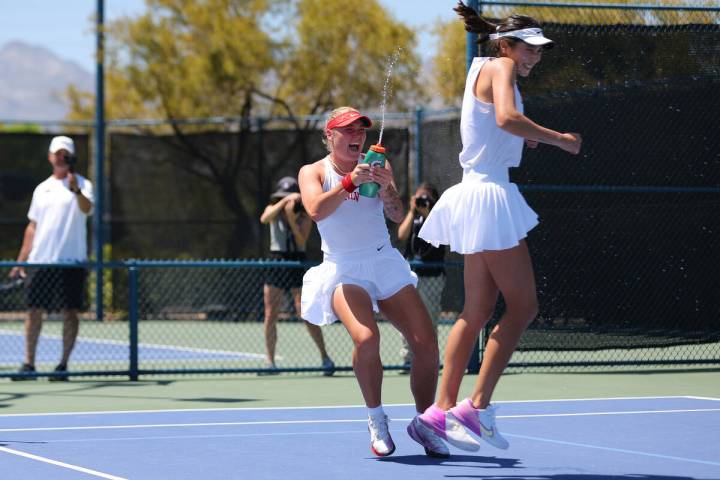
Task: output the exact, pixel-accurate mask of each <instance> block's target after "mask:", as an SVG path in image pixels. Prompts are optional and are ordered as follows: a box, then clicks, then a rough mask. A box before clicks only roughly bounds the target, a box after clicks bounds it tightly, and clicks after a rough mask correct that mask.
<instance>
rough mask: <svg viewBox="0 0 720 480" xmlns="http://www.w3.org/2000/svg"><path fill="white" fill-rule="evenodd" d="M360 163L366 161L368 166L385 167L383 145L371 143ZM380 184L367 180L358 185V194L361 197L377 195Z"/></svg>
mask: <svg viewBox="0 0 720 480" xmlns="http://www.w3.org/2000/svg"><path fill="white" fill-rule="evenodd" d="M362 163H368V164H370V166H374V167H378V168H383V167H385V147H383V146H382V145H380V144H378V145H373V146H371V147H370V150H368V152H367V153H366V154H365V158H364V159H363V161H362ZM379 189H380V185H379V184H378V183H376V182H368V183H363V184H362V185H360V195H362V196H363V197H370V198H373V197H377V194H378V190H379Z"/></svg>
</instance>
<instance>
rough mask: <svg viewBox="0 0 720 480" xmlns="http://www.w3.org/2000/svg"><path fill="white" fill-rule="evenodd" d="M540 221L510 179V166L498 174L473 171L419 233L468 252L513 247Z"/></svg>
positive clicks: (452, 189) (445, 196) (432, 241)
mask: <svg viewBox="0 0 720 480" xmlns="http://www.w3.org/2000/svg"><path fill="white" fill-rule="evenodd" d="M537 224H538V216H537V214H536V213H535V212H534V211H533V210H532V209H531V208H530V207H529V206H528V204H527V203H526V202H525V199H524V198H523V196H522V194H520V191H519V190H518V188H517V185H515V184H514V183H511V182H510V181H509V180H507V169H505V170H504V173H503V172H500V173H496V174H494V175H490V174H479V173H477V172H471V173H470V174H465V176H463V181H462V182H461V183H458V184H457V185H453V186H452V187H450V188H449V189H447V190H446V191H445V192H444V193H443V194H442V196H441V197H440V200H438V202H437V203H436V204H435V206H434V207H433V209H432V210H431V211H430V215H429V216H428V218H427V219H426V220H425V222H424V223H423V226H422V228H421V229H420V233H419V236H420V238H422V239H423V240H425V241H426V242H428V243H430V244H432V245H434V246H436V247H437V246H438V245H441V244H442V245H449V246H450V250H452V251H453V252H457V253H460V254H463V255H465V254H470V253H477V252H484V251H486V250H506V249H508V248H512V247H514V246H516V245H518V244H519V243H520V240H522V239H523V238H525V237H526V236H527V233H528V232H529V231H530V230H532V229H533V227H535V226H536V225H537Z"/></svg>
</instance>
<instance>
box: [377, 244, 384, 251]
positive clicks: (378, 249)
mask: <svg viewBox="0 0 720 480" xmlns="http://www.w3.org/2000/svg"><path fill="white" fill-rule="evenodd" d="M383 248H385V245H383V246H382V247H378V248H377V251H378V252H379V251H380V250H382V249H383Z"/></svg>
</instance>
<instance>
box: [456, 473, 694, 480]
mask: <svg viewBox="0 0 720 480" xmlns="http://www.w3.org/2000/svg"><path fill="white" fill-rule="evenodd" d="M445 477H446V478H488V476H487V475H445ZM528 478H532V480H695V477H676V476H671V475H642V474H632V473H629V474H627V475H598V474H586V475H583V474H559V475H530V476H527V475H499V476H493V477H492V480H526V479H528Z"/></svg>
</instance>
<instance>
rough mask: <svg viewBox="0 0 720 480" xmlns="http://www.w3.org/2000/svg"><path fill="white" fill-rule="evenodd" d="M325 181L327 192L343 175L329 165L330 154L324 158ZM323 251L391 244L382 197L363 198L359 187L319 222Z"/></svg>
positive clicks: (337, 251) (346, 250)
mask: <svg viewBox="0 0 720 480" xmlns="http://www.w3.org/2000/svg"><path fill="white" fill-rule="evenodd" d="M323 164H324V166H325V180H324V181H323V191H324V192H327V191H328V190H330V189H331V188H333V187H334V186H335V185H337V184H339V183H341V181H342V177H341V176H340V175H339V174H337V173H336V172H335V170H334V169H333V168H332V165H331V164H330V156H327V157H325V158H324V159H323ZM317 226H318V231H319V232H320V238H321V239H322V247H321V248H322V251H323V252H324V253H325V254H326V255H328V254H337V253H348V252H354V251H358V250H367V249H368V248H370V247H371V246H380V245H385V244H387V243H390V234H389V233H388V229H387V225H386V224H385V214H384V213H383V202H382V201H381V200H380V197H379V196H377V197H375V198H368V197H363V196H362V195H360V191H359V190H358V189H356V190H355V191H354V192H352V193H351V194H349V195H348V197H347V198H346V199H345V201H344V202H342V203H341V204H340V206H339V207H338V208H337V210H335V211H334V212H333V213H331V214H330V215H328V216H327V217H325V218H324V219H322V220H320V221H319V222H317Z"/></svg>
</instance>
